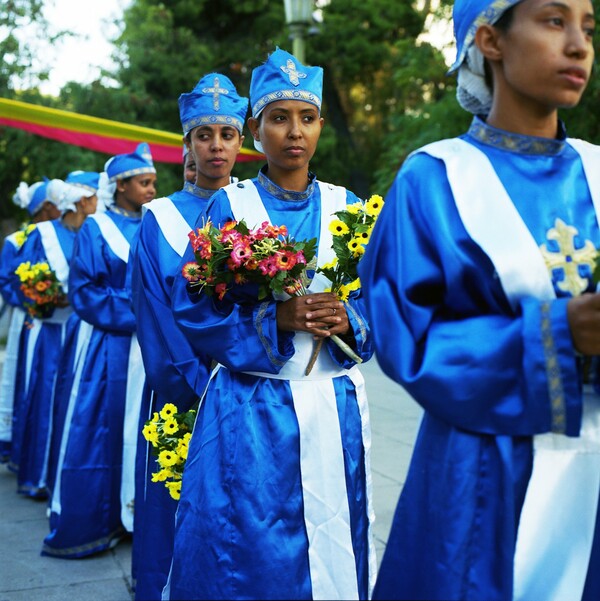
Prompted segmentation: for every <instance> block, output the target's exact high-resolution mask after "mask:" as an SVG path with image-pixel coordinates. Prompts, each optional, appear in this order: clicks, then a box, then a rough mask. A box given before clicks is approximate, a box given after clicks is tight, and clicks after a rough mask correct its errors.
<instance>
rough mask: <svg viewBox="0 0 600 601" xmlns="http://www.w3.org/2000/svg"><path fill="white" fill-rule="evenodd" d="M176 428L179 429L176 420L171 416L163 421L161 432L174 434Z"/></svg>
mask: <svg viewBox="0 0 600 601" xmlns="http://www.w3.org/2000/svg"><path fill="white" fill-rule="evenodd" d="M177 430H179V425H178V424H177V421H176V420H174V419H173V418H172V417H171V418H169V419H168V420H167V421H165V423H164V424H163V432H164V433H165V434H175V432H177Z"/></svg>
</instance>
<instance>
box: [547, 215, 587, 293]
mask: <svg viewBox="0 0 600 601" xmlns="http://www.w3.org/2000/svg"><path fill="white" fill-rule="evenodd" d="M578 233H579V232H578V231H577V229H576V228H574V227H573V226H571V225H567V224H566V223H565V222H564V221H562V220H561V219H557V220H556V221H555V222H554V227H553V228H552V229H550V230H549V231H548V233H547V234H546V237H547V238H548V240H556V242H557V243H558V252H551V251H549V250H548V248H547V246H546V245H545V244H542V245H541V246H540V250H541V251H542V255H543V257H544V261H545V262H546V266H547V267H548V269H549V271H550V272H552V271H553V270H554V269H562V270H563V273H564V279H563V280H561V281H560V282H557V284H556V286H557V287H558V288H559V289H560V290H562V291H563V292H570V293H571V294H572V295H573V296H578V295H579V294H581V293H582V292H584V291H585V290H586V289H587V287H588V284H589V282H588V278H582V277H581V276H580V275H579V265H589V267H590V269H591V270H592V271H593V270H594V261H595V259H596V256H597V255H598V251H596V249H595V248H594V245H593V244H592V242H591V241H590V240H586V241H585V245H584V246H583V247H582V248H575V236H577V234H578Z"/></svg>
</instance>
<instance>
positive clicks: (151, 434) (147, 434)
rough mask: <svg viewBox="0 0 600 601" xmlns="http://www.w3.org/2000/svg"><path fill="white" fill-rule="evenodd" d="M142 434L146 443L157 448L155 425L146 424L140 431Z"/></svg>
mask: <svg viewBox="0 0 600 601" xmlns="http://www.w3.org/2000/svg"><path fill="white" fill-rule="evenodd" d="M142 434H143V435H144V438H145V439H146V440H147V441H148V442H151V443H152V446H154V447H156V446H158V430H157V429H156V424H155V423H152V422H151V423H149V424H146V425H145V426H144V429H143V430H142Z"/></svg>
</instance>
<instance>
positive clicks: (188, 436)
mask: <svg viewBox="0 0 600 601" xmlns="http://www.w3.org/2000/svg"><path fill="white" fill-rule="evenodd" d="M191 438H192V433H191V432H186V433H185V434H184V435H183V438H182V440H183V441H185V442H187V443H189V442H190V439H191Z"/></svg>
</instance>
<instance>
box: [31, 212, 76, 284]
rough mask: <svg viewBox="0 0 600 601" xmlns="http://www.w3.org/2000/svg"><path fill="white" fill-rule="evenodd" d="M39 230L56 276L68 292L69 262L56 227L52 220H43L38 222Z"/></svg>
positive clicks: (45, 251) (49, 262) (47, 257)
mask: <svg viewBox="0 0 600 601" xmlns="http://www.w3.org/2000/svg"><path fill="white" fill-rule="evenodd" d="M37 230H38V232H39V233H40V237H41V240H42V246H43V247H44V253H45V254H46V259H48V264H49V265H50V268H51V269H52V270H53V271H54V273H56V277H57V278H58V281H59V282H60V283H61V286H62V287H63V290H64V291H65V293H66V292H67V291H68V285H69V262H68V261H67V257H65V252H64V251H63V249H62V246H61V244H60V240H59V239H58V234H57V233H56V228H55V227H54V224H53V223H52V222H51V221H43V222H42V223H38V226H37Z"/></svg>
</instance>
